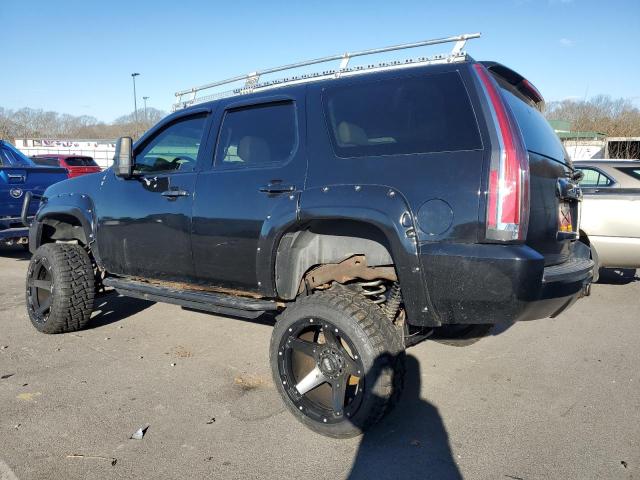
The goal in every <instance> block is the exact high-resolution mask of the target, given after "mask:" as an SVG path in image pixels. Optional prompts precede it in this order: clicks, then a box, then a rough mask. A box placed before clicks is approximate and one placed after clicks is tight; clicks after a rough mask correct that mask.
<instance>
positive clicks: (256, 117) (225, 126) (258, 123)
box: [216, 102, 298, 167]
mask: <svg viewBox="0 0 640 480" xmlns="http://www.w3.org/2000/svg"><path fill="white" fill-rule="evenodd" d="M297 145H298V136H297V127H296V111H295V105H294V104H293V102H279V103H269V104H264V105H256V106H252V107H244V108H240V109H234V110H229V111H227V112H226V113H225V115H224V118H223V120H222V126H221V127H220V134H219V136H218V146H217V148H216V164H217V165H220V166H227V167H234V166H235V167H246V166H259V165H266V164H274V163H282V162H285V161H287V160H288V159H289V158H291V156H292V155H293V154H294V153H295V151H296V148H297Z"/></svg>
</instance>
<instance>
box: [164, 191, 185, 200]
mask: <svg viewBox="0 0 640 480" xmlns="http://www.w3.org/2000/svg"><path fill="white" fill-rule="evenodd" d="M161 195H162V196H163V197H164V198H166V199H168V200H175V199H176V198H178V197H188V196H189V192H187V191H186V190H167V191H166V192H162V193H161Z"/></svg>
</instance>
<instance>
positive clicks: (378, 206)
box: [270, 185, 440, 325]
mask: <svg viewBox="0 0 640 480" xmlns="http://www.w3.org/2000/svg"><path fill="white" fill-rule="evenodd" d="M331 221H348V222H358V223H362V224H365V225H368V226H371V227H374V228H375V229H377V230H378V231H380V232H381V234H382V236H383V237H384V239H385V241H386V247H387V249H388V251H389V254H390V255H391V259H392V261H393V264H394V266H395V269H396V272H397V275H398V278H399V280H400V284H401V287H402V289H403V297H404V301H405V306H406V309H407V317H408V320H409V322H410V323H416V324H420V325H439V324H440V321H439V319H438V317H437V314H436V312H435V310H434V308H433V305H432V303H431V301H430V299H429V295H428V292H427V289H426V283H425V282H424V280H423V272H422V269H421V267H420V258H419V254H418V246H417V241H416V230H415V225H414V222H413V214H412V212H411V209H410V207H409V203H408V202H407V200H406V199H405V198H404V196H403V195H402V193H401V192H400V191H398V190H396V189H394V188H391V187H388V186H384V185H328V186H324V187H315V188H311V189H307V190H304V191H303V192H302V194H301V196H300V203H299V212H298V219H297V222H290V223H289V224H288V225H287V227H288V228H287V229H286V231H282V230H281V234H280V235H279V237H278V239H277V241H275V242H273V244H272V245H273V248H274V250H275V251H274V252H273V262H272V264H271V265H272V266H271V269H270V271H271V272H272V273H271V275H272V279H274V278H276V277H277V276H278V275H283V274H291V272H293V271H295V270H296V269H295V268H293V263H294V262H295V259H287V258H286V257H284V256H282V251H286V252H290V251H291V249H292V248H294V247H295V245H294V243H295V241H296V239H298V238H300V237H301V236H291V235H289V236H287V237H285V234H286V233H289V232H294V231H299V230H305V229H307V228H308V227H309V226H310V225H313V224H314V223H316V222H322V223H323V224H325V225H326V224H329V223H330V222H331ZM285 239H289V240H287V241H286V242H285ZM279 249H280V250H281V253H280V254H279V253H278V250H279ZM289 256H290V255H289ZM303 273H304V272H303ZM300 280H301V279H297V278H294V279H292V280H291V281H288V282H284V283H286V284H287V285H288V287H287V288H286V289H285V290H286V291H281V289H280V288H276V290H277V296H278V297H280V298H286V299H287V298H288V299H291V296H292V295H291V285H293V284H296V282H299V281H300ZM272 281H273V285H274V286H276V285H277V286H278V287H279V286H280V285H282V284H283V282H282V281H276V280H272ZM296 287H297V285H296Z"/></svg>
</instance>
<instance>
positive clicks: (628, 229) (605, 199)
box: [574, 160, 640, 281]
mask: <svg viewBox="0 0 640 480" xmlns="http://www.w3.org/2000/svg"><path fill="white" fill-rule="evenodd" d="M574 167H575V168H577V169H579V170H581V171H582V173H583V174H584V177H583V178H582V180H581V181H580V187H581V188H582V191H583V193H584V201H583V203H582V212H581V223H580V235H581V237H582V238H583V240H584V241H585V242H587V243H589V244H590V246H591V251H592V255H593V258H594V261H595V262H596V265H597V266H598V267H607V268H640V161H638V160H619V161H612V160H581V161H574ZM594 281H595V278H594Z"/></svg>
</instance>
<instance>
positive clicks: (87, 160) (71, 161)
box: [64, 157, 97, 167]
mask: <svg viewBox="0 0 640 480" xmlns="http://www.w3.org/2000/svg"><path fill="white" fill-rule="evenodd" d="M64 161H65V162H66V164H67V165H69V166H70V167H95V166H96V165H97V164H96V162H94V161H93V158H91V157H71V158H66V159H65V160H64Z"/></svg>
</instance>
